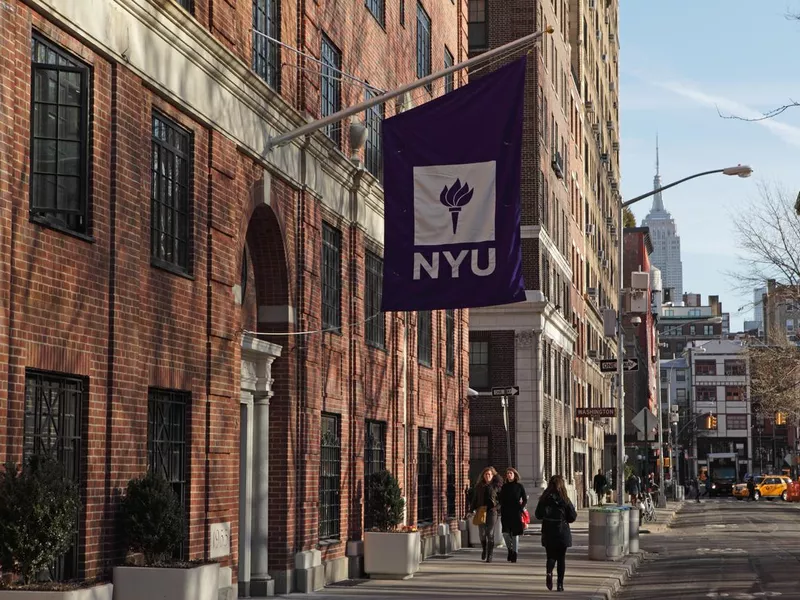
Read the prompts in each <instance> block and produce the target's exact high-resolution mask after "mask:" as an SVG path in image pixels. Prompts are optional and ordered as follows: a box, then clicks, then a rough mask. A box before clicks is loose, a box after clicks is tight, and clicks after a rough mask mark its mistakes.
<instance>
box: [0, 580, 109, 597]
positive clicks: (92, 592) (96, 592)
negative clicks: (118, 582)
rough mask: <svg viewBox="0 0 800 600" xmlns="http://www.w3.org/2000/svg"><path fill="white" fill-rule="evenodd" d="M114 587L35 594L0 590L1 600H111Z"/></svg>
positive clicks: (102, 585) (105, 584) (105, 586)
mask: <svg viewBox="0 0 800 600" xmlns="http://www.w3.org/2000/svg"><path fill="white" fill-rule="evenodd" d="M113 594H114V586H113V585H111V584H110V583H103V584H100V585H95V586H92V587H87V588H81V589H79V590H70V591H68V592H35V591H32V590H0V600H111V599H112V597H113Z"/></svg>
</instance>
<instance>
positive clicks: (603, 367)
mask: <svg viewBox="0 0 800 600" xmlns="http://www.w3.org/2000/svg"><path fill="white" fill-rule="evenodd" d="M622 369H623V370H624V371H626V372H631V371H638V370H639V359H638V358H626V359H625V360H623V361H622ZM616 370H617V359H615V358H612V359H611V360H601V361H600V372H601V373H615V372H616Z"/></svg>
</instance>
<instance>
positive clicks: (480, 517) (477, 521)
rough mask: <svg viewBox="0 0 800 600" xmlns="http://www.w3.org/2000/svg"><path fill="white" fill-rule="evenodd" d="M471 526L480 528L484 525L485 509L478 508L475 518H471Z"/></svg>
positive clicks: (483, 507) (482, 507)
mask: <svg viewBox="0 0 800 600" xmlns="http://www.w3.org/2000/svg"><path fill="white" fill-rule="evenodd" d="M472 524H473V525H475V526H476V527H480V526H481V525H486V507H485V506H480V507H478V510H476V511H475V516H473V517H472Z"/></svg>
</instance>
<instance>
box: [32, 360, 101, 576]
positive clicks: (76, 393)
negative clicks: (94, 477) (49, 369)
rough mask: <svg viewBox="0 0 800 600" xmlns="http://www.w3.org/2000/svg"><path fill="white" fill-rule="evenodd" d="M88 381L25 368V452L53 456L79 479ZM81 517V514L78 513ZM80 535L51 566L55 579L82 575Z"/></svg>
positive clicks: (70, 473) (69, 474)
mask: <svg viewBox="0 0 800 600" xmlns="http://www.w3.org/2000/svg"><path fill="white" fill-rule="evenodd" d="M88 391H89V390H88V382H87V381H86V379H84V378H81V377H72V376H70V375H60V374H56V373H44V372H40V371H32V370H26V371H25V429H24V433H23V442H22V447H23V454H24V457H25V458H26V459H27V458H28V457H30V456H31V455H34V454H35V455H39V456H41V455H50V456H52V457H53V458H55V459H56V460H58V462H59V463H61V466H62V467H63V468H64V472H65V475H66V476H67V477H69V478H71V479H72V480H73V481H75V482H80V481H81V479H82V473H81V464H82V462H83V453H82V443H81V442H82V440H81V430H82V423H83V414H82V413H83V408H84V406H85V403H86V400H87V394H88ZM75 518H76V519H77V518H78V515H75ZM78 548H79V539H78V534H76V535H75V537H74V539H73V542H72V546H71V547H70V549H69V550H67V551H66V552H65V553H64V554H63V555H62V556H61V557H60V558H59V559H57V560H56V562H55V564H53V565H51V566H50V577H51V578H52V579H53V580H54V581H66V580H69V579H74V578H75V577H77V576H78Z"/></svg>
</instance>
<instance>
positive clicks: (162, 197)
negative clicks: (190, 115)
mask: <svg viewBox="0 0 800 600" xmlns="http://www.w3.org/2000/svg"><path fill="white" fill-rule="evenodd" d="M151 146H152V153H153V154H152V156H151V159H150V162H151V167H150V257H151V260H152V261H153V263H154V264H157V265H160V266H166V267H170V268H175V269H178V270H179V271H181V272H184V273H186V272H188V271H189V222H190V218H189V156H190V153H191V134H190V133H189V132H188V131H186V130H185V129H184V128H183V127H180V126H179V125H177V124H176V123H175V122H174V121H172V120H170V119H168V118H166V117H165V116H163V115H161V114H158V113H154V114H153V130H152V139H151Z"/></svg>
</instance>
